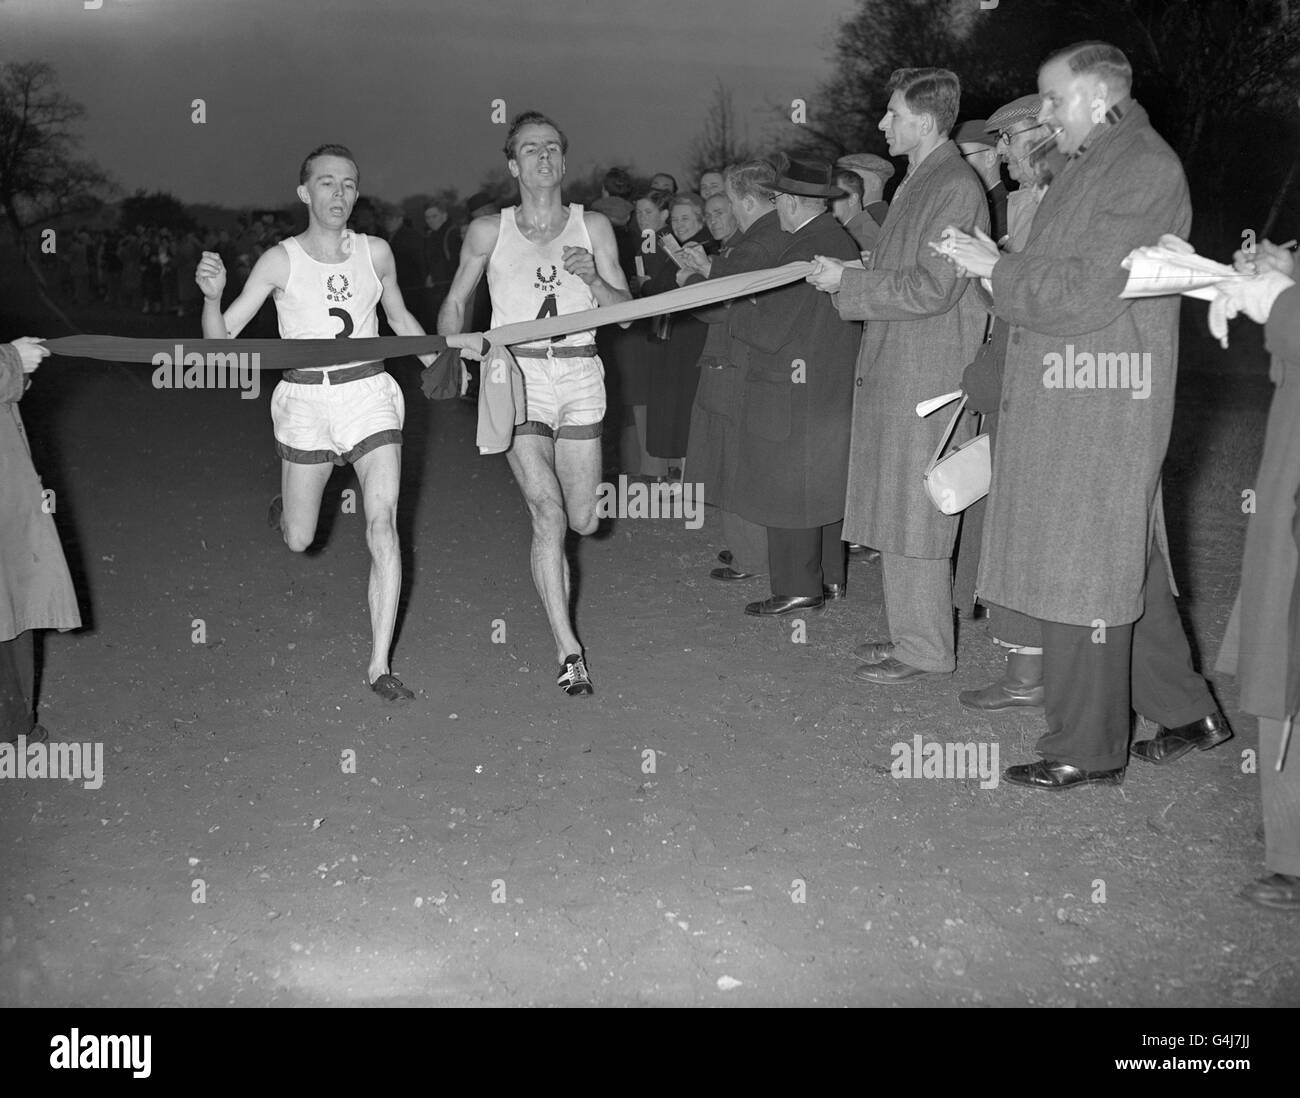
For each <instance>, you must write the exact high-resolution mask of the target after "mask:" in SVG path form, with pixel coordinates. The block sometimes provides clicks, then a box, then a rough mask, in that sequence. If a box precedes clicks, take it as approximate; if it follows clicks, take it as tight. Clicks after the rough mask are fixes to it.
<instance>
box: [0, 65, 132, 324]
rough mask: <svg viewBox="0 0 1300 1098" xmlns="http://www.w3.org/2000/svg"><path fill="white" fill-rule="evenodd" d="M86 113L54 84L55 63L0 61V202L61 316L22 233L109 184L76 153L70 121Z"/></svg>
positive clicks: (86, 202) (93, 199)
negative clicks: (0, 63)
mask: <svg viewBox="0 0 1300 1098" xmlns="http://www.w3.org/2000/svg"><path fill="white" fill-rule="evenodd" d="M85 113H86V112H85V108H84V107H83V106H82V105H81V104H80V103H78V102H76V101H75V100H73V99H71V98H69V97H68V96H67V95H65V94H64V93H63V92H61V91H60V90H59V89H58V77H57V75H56V74H55V72H54V69H53V68H52V67H51V66H49V65H47V64H45V63H44V62H42V61H21V62H18V61H15V62H9V63H8V64H6V65H5V66H4V67H3V68H0V210H3V212H4V218H5V221H6V223H7V224H8V225H9V231H10V233H11V234H12V236H13V240H14V244H15V246H16V247H17V248H18V252H19V254H20V255H21V256H22V259H23V262H24V263H25V264H26V266H27V269H28V270H29V271H31V273H32V276H33V278H34V279H35V281H36V288H37V292H38V293H39V294H40V296H41V298H42V299H43V300H44V302H45V304H46V305H47V306H48V307H49V308H50V309H52V310H53V311H54V312H55V313H57V314H58V315H59V316H60V317H61V318H62V319H63V320H64V321H65V322H66V323H70V322H68V321H67V317H66V316H64V314H63V312H62V310H61V309H59V308H58V306H57V305H55V303H54V302H53V301H52V300H51V299H50V297H49V294H48V292H47V291H46V286H45V279H44V277H43V276H42V274H41V271H40V268H39V267H38V266H37V265H36V263H35V262H34V261H33V259H32V255H31V252H30V250H29V248H28V246H27V244H28V241H27V233H28V230H29V229H32V228H35V227H38V226H45V225H48V224H49V223H50V222H51V221H52V220H55V219H57V218H59V217H61V216H63V215H65V214H68V213H72V212H75V211H78V210H86V209H94V208H97V207H98V206H100V205H102V203H103V201H104V197H103V196H104V193H105V192H106V191H108V190H110V189H111V188H110V184H109V180H108V177H107V176H106V175H105V174H104V173H103V172H102V171H101V170H100V169H99V167H98V166H97V165H95V164H94V163H92V162H90V161H88V160H80V159H77V157H76V155H75V154H76V149H77V146H78V145H79V144H80V139H79V138H78V137H77V136H76V135H75V134H74V133H73V126H74V124H75V123H76V122H78V121H79V120H80V119H81V118H82V117H83V116H84V115H85Z"/></svg>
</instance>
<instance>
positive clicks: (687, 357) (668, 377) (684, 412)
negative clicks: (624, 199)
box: [645, 229, 713, 458]
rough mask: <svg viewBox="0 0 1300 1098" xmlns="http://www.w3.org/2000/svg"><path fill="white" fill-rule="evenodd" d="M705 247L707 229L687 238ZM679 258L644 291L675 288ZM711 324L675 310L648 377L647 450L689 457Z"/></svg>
mask: <svg viewBox="0 0 1300 1098" xmlns="http://www.w3.org/2000/svg"><path fill="white" fill-rule="evenodd" d="M682 243H683V244H688V243H694V244H699V245H701V246H704V245H706V244H707V245H710V246H711V245H712V244H713V237H712V236H711V235H710V234H709V231H708V229H701V230H700V231H699V232H698V233H696V234H695V235H694V236H693V237H691V239H690V240H689V241H687V240H683V241H682ZM678 269H679V268H678V267H677V264H676V263H672V262H669V263H666V264H664V266H663V267H662V268H661V269H660V271H659V273H658V274H657V275H656V276H655V277H654V278H652V279H651V280H650V282H649V283H648V284H647V286H646V288H645V293H646V294H647V295H649V294H658V293H665V292H667V291H669V290H675V289H677V272H678ZM708 331H709V330H708V326H707V325H706V324H704V322H703V321H700V320H696V319H695V317H693V316H691V314H690V313H686V312H680V313H674V314H673V317H672V326H671V328H670V330H669V336H668V343H667V346H666V347H665V350H664V355H663V358H662V359H661V360H660V362H659V363H658V364H657V366H656V367H655V369H654V370H653V371H652V372H651V374H650V377H649V393H648V395H647V399H646V426H645V448H646V452H647V453H649V454H651V455H653V456H654V457H664V458H680V457H685V456H686V444H687V440H688V438H689V437H690V433H691V407H692V406H693V405H694V404H695V390H696V387H697V386H698V385H699V382H700V352H701V351H703V350H704V339H705V337H706V336H707V335H708Z"/></svg>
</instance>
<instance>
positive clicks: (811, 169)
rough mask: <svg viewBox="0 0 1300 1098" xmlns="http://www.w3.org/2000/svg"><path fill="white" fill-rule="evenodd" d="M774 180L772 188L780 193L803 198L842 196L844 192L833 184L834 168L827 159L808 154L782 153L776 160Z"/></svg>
mask: <svg viewBox="0 0 1300 1098" xmlns="http://www.w3.org/2000/svg"><path fill="white" fill-rule="evenodd" d="M775 167H776V182H774V183H773V184H772V189H773V190H774V191H778V192H780V193H781V194H797V195H802V196H803V197H804V198H843V197H844V192H843V191H842V190H840V189H839V187H837V186H835V182H834V169H833V168H832V166H831V162H830V161H829V160H821V159H818V158H814V157H810V156H787V155H782V156H781V157H779V158H778V159H777V162H776V165H775Z"/></svg>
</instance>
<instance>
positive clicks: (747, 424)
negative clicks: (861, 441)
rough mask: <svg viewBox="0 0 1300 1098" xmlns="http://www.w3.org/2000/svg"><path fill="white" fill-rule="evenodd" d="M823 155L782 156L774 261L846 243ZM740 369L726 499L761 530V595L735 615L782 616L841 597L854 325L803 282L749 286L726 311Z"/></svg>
mask: <svg viewBox="0 0 1300 1098" xmlns="http://www.w3.org/2000/svg"><path fill="white" fill-rule="evenodd" d="M832 176H833V169H832V167H831V165H830V163H829V162H827V161H819V160H812V159H805V158H798V157H786V158H784V159H783V160H782V161H781V164H780V165H779V166H778V168H777V177H776V179H775V181H774V182H773V184H772V187H773V190H774V191H775V192H776V214H777V217H778V219H779V220H780V223H781V228H782V230H783V231H784V232H785V233H786V234H787V236H786V238H785V248H784V249H783V251H782V252H781V254H780V255H779V256H777V259H776V264H775V265H776V266H784V265H785V264H787V263H795V262H798V261H800V260H809V259H812V258H813V256H815V255H828V256H833V257H835V258H836V259H838V260H840V261H842V262H848V261H851V260H853V259H856V258H857V256H858V249H857V245H856V244H855V243H854V241H853V238H852V237H850V236H849V235H848V233H846V232H845V231H844V229H843V227H842V226H841V225H840V224H839V223H838V222H837V221H836V220H835V218H834V217H832V216H831V214H830V211H829V210H828V208H827V203H828V200H829V199H832V198H836V197H838V196H839V195H840V193H841V192H840V191H839V189H838V188H836V186H835V185H834V183H833V182H832ZM730 331H731V336H732V339H733V340H734V341H735V342H736V343H737V344H738V345H739V348H740V350H741V355H742V356H743V360H744V363H743V365H742V366H741V372H740V382H741V388H740V407H739V410H738V417H737V418H738V421H739V422H738V432H737V443H738V445H737V460H736V463H735V476H734V479H733V492H732V498H731V502H730V506H732V507H734V508H735V510H736V511H737V512H738V513H739V514H740V515H741V517H742V518H746V519H748V520H749V521H750V522H757V523H761V524H762V525H763V526H765V527H767V547H768V550H767V559H768V570H769V573H770V575H771V583H772V596H771V597H770V598H767V599H763V600H762V601H760V602H752V603H750V604H749V605H748V606H746V607H745V613H746V614H752V615H761V616H766V615H773V614H788V613H791V612H792V611H796V610H806V609H813V608H816V607H819V606H821V605H822V604H823V603H824V602H825V600H826V599H827V598H832V599H835V598H842V597H843V595H844V566H845V556H844V543H843V540H842V537H841V534H842V531H843V526H844V488H845V483H846V481H847V479H848V463H849V431H850V421H851V417H852V402H851V399H850V394H851V393H852V391H853V362H854V358H855V356H856V351H857V347H858V343H859V342H860V340H861V335H862V330H861V328H860V327H859V325H857V324H854V323H850V322H846V321H844V320H841V319H840V317H839V315H838V314H837V313H836V311H835V305H834V303H833V302H832V301H831V300H830V299H829V298H828V297H826V295H824V294H821V293H818V292H817V291H816V290H815V289H813V288H812V287H811V286H809V285H807V283H804V282H797V283H795V284H794V285H791V286H784V287H782V288H781V289H779V290H772V291H770V292H769V293H765V294H762V295H760V296H759V297H758V298H757V299H756V301H755V303H754V304H753V305H752V306H747V307H741V308H740V309H738V310H736V312H735V313H734V315H733V317H732V320H731V324H730Z"/></svg>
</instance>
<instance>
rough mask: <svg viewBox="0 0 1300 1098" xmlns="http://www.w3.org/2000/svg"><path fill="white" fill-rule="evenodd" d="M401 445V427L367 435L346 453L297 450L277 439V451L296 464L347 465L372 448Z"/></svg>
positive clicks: (282, 456) (283, 457)
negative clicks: (330, 463)
mask: <svg viewBox="0 0 1300 1098" xmlns="http://www.w3.org/2000/svg"><path fill="white" fill-rule="evenodd" d="M401 445H402V432H401V429H400V428H398V427H390V428H389V429H388V430H386V431H376V432H375V433H374V434H373V435H367V436H366V437H365V438H363V439H362V440H361V441H360V442H358V443H357V444H356V445H355V446H354V447H352V449H351V450H349V451H348V452H347V453H346V454H336V453H335V452H334V451H333V450H295V449H294V448H293V447H292V446H286V445H285V444H284V443H283V442H281V441H280V440H279V439H276V440H275V452H276V453H277V454H279V455H280V457H281V458H282V459H283V460H284V461H292V462H293V463H294V464H295V465H324V464H325V463H326V462H333V463H334V464H335V465H346V464H347V463H348V462H353V463H355V462H356V460H357V459H358V458H363V457H365V456H366V455H367V454H368V453H370V451H371V450H378V449H379V447H381V446H401Z"/></svg>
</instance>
